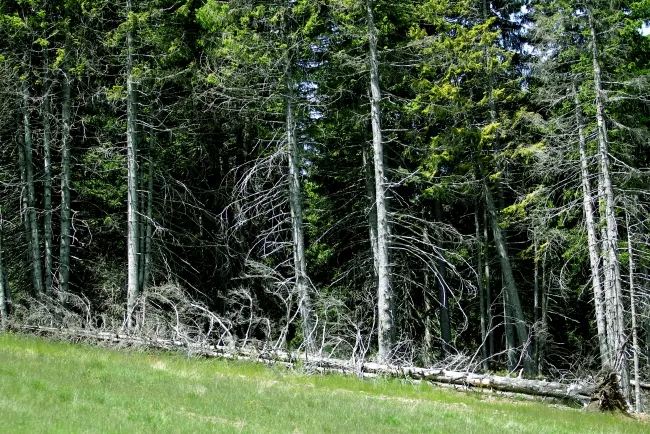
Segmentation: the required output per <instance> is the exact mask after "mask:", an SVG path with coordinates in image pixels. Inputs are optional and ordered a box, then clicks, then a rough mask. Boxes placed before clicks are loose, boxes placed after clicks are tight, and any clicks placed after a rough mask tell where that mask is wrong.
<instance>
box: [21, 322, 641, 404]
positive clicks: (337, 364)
mask: <svg viewBox="0 0 650 434" xmlns="http://www.w3.org/2000/svg"><path fill="white" fill-rule="evenodd" d="M13 328H14V329H15V330H19V331H24V332H30V333H35V334H47V335H53V336H58V337H63V338H67V339H70V340H93V341H99V342H108V343H111V344H119V345H133V346H143V347H148V348H159V349H175V350H179V349H183V350H186V351H188V352H191V353H193V354H195V355H201V356H205V357H218V358H226V359H233V360H248V361H254V362H261V363H265V364H279V365H282V366H286V367H296V366H297V365H301V366H303V367H305V368H306V369H314V370H316V371H317V372H322V373H341V374H350V375H357V376H361V377H366V378H374V377H378V376H390V377H398V378H408V379H412V380H420V381H427V382H431V383H437V384H444V385H455V386H460V387H462V388H465V389H467V390H472V389H479V390H494V391H498V392H503V393H515V394H523V395H530V396H536V397H549V398H556V399H561V400H568V401H573V402H577V403H580V404H582V405H587V404H589V402H590V401H591V400H592V397H593V396H594V393H595V392H596V387H595V385H594V384H589V383H586V382H580V383H579V382H573V383H561V382H554V381H543V380H529V379H523V378H511V377H502V376H497V375H487V374H475V373H471V372H459V371H448V370H445V369H431V368H421V367H415V366H395V365H384V364H379V363H375V362H357V363H354V362H352V361H349V360H342V359H333V358H329V357H323V356H319V355H308V354H304V353H297V352H287V351H280V350H274V349H271V350H265V349H261V350H260V349H257V348H235V347H233V346H219V345H207V344H201V343H194V342H190V341H185V340H180V339H161V338H157V337H148V336H142V335H133V334H128V333H125V332H107V331H95V330H86V329H58V328H55V327H43V326H14V327H13ZM643 385H646V384H643ZM648 388H650V385H648Z"/></svg>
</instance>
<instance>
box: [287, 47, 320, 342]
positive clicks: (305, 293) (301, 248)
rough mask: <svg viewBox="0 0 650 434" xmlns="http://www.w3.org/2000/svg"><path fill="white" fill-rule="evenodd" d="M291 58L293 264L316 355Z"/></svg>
mask: <svg viewBox="0 0 650 434" xmlns="http://www.w3.org/2000/svg"><path fill="white" fill-rule="evenodd" d="M291 69H292V66H291V59H290V58H287V65H286V72H285V91H286V100H285V116H286V128H287V146H288V148H289V149H288V151H289V202H290V204H291V226H292V232H293V263H294V272H295V278H296V290H297V293H298V296H299V297H300V306H299V307H300V315H301V317H302V335H303V341H304V344H305V351H306V352H308V353H309V352H314V351H315V350H316V345H315V336H314V334H315V327H316V315H315V313H314V308H313V306H312V300H311V296H310V294H309V278H308V277H307V261H306V257H305V234H304V228H303V215H302V191H301V190H302V189H301V183H300V150H299V149H298V140H297V138H296V120H295V117H294V113H293V104H294V101H293V99H294V95H293V86H294V82H293V76H292V71H291Z"/></svg>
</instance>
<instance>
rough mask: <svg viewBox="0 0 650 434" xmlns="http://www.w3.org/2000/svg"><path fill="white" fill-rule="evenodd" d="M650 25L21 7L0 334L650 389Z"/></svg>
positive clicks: (394, 10)
mask: <svg viewBox="0 0 650 434" xmlns="http://www.w3.org/2000/svg"><path fill="white" fill-rule="evenodd" d="M649 22H650V1H649V0H639V1H619V0H546V1H540V0H520V1H516V0H491V1H490V0H408V1H402V0H399V1H397V0H396V1H386V0H328V1H325V0H309V1H308V0H284V1H276V0H264V1H262V0H231V1H226V0H178V1H176V0H122V1H120V2H114V1H112V0H20V1H7V0H1V1H0V40H1V42H0V69H1V71H0V93H1V96H0V320H1V324H2V328H3V329H4V328H11V327H13V326H17V325H21V324H22V325H25V324H31V325H43V326H49V327H61V328H66V327H77V328H87V329H98V330H121V331H126V332H127V333H131V334H134V335H135V334H140V335H146V336H164V337H174V338H175V339H185V340H191V341H202V340H203V341H210V342H215V343H218V344H223V345H231V346H242V347H246V346H256V347H264V348H277V349H286V350H300V351H303V352H305V353H306V354H320V355H328V356H332V357H338V358H343V359H353V360H376V361H377V362H380V363H388V364H396V365H400V364H402V365H404V364H406V365H417V366H424V367H445V368H448V369H456V370H463V371H467V372H505V373H515V374H517V373H518V374H519V376H523V377H526V378H550V379H567V378H583V377H586V376H589V375H595V373H596V372H599V371H600V372H603V371H613V372H615V373H617V375H619V376H620V378H621V385H622V390H623V393H624V395H625V396H626V399H627V400H628V401H629V402H636V403H637V406H639V405H640V402H641V399H640V397H639V396H640V395H639V393H640V392H639V388H638V385H639V384H640V383H641V382H642V380H643V379H644V378H646V379H647V378H649V377H650V299H649V297H650V273H649V267H650V248H649V245H648V243H649V238H650V221H649V220H648V216H649V213H650V188H649V187H650V152H649V151H650V147H649V145H650V141H649V140H650V131H649V128H650V105H649V102H650V92H649V90H650V87H649V83H648V74H649V72H650V36H648V33H650V31H649V30H650V29H649V28H648V27H647V26H646V23H649ZM632 380H634V381H632ZM631 384H636V385H637V387H636V390H635V387H633V386H631ZM633 396H634V398H633ZM637 409H638V407H637Z"/></svg>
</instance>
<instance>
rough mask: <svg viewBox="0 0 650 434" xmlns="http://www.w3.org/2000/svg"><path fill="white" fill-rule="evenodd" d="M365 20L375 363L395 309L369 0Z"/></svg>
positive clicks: (388, 341)
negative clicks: (374, 249) (374, 239)
mask: <svg viewBox="0 0 650 434" xmlns="http://www.w3.org/2000/svg"><path fill="white" fill-rule="evenodd" d="M366 12H367V20H368V46H369V58H370V94H371V95H370V118H371V122H372V147H373V151H374V166H375V197H376V207H377V311H378V323H379V339H378V340H379V350H378V352H377V359H378V361H379V362H388V361H389V359H390V352H391V350H392V347H393V345H395V312H394V310H395V308H394V300H393V288H392V285H391V275H390V273H391V271H390V260H389V254H388V250H389V248H388V245H389V228H388V225H389V223H388V204H387V202H388V200H387V197H386V196H387V186H386V176H385V173H384V143H383V139H382V132H381V108H380V104H381V90H380V87H379V63H378V60H377V34H376V29H375V20H374V14H373V8H372V0H366Z"/></svg>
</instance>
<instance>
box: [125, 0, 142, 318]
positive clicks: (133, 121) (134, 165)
mask: <svg viewBox="0 0 650 434" xmlns="http://www.w3.org/2000/svg"><path fill="white" fill-rule="evenodd" d="M131 10H132V3H131V0H127V2H126V13H127V19H128V20H129V21H130V19H131V18H130V13H131ZM126 44H127V48H126V50H127V54H126V74H127V76H126V92H127V94H126V104H127V108H126V116H127V121H126V125H127V126H126V129H127V131H126V149H127V183H128V186H127V189H128V191H127V302H126V324H127V327H128V328H129V329H132V328H134V327H135V325H136V324H135V314H134V311H135V308H136V303H137V299H138V296H139V287H138V283H139V282H138V277H139V273H138V241H139V238H138V232H139V231H138V229H139V228H138V144H137V100H136V90H135V82H134V77H133V34H132V29H131V23H129V24H128V30H127V32H126Z"/></svg>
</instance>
